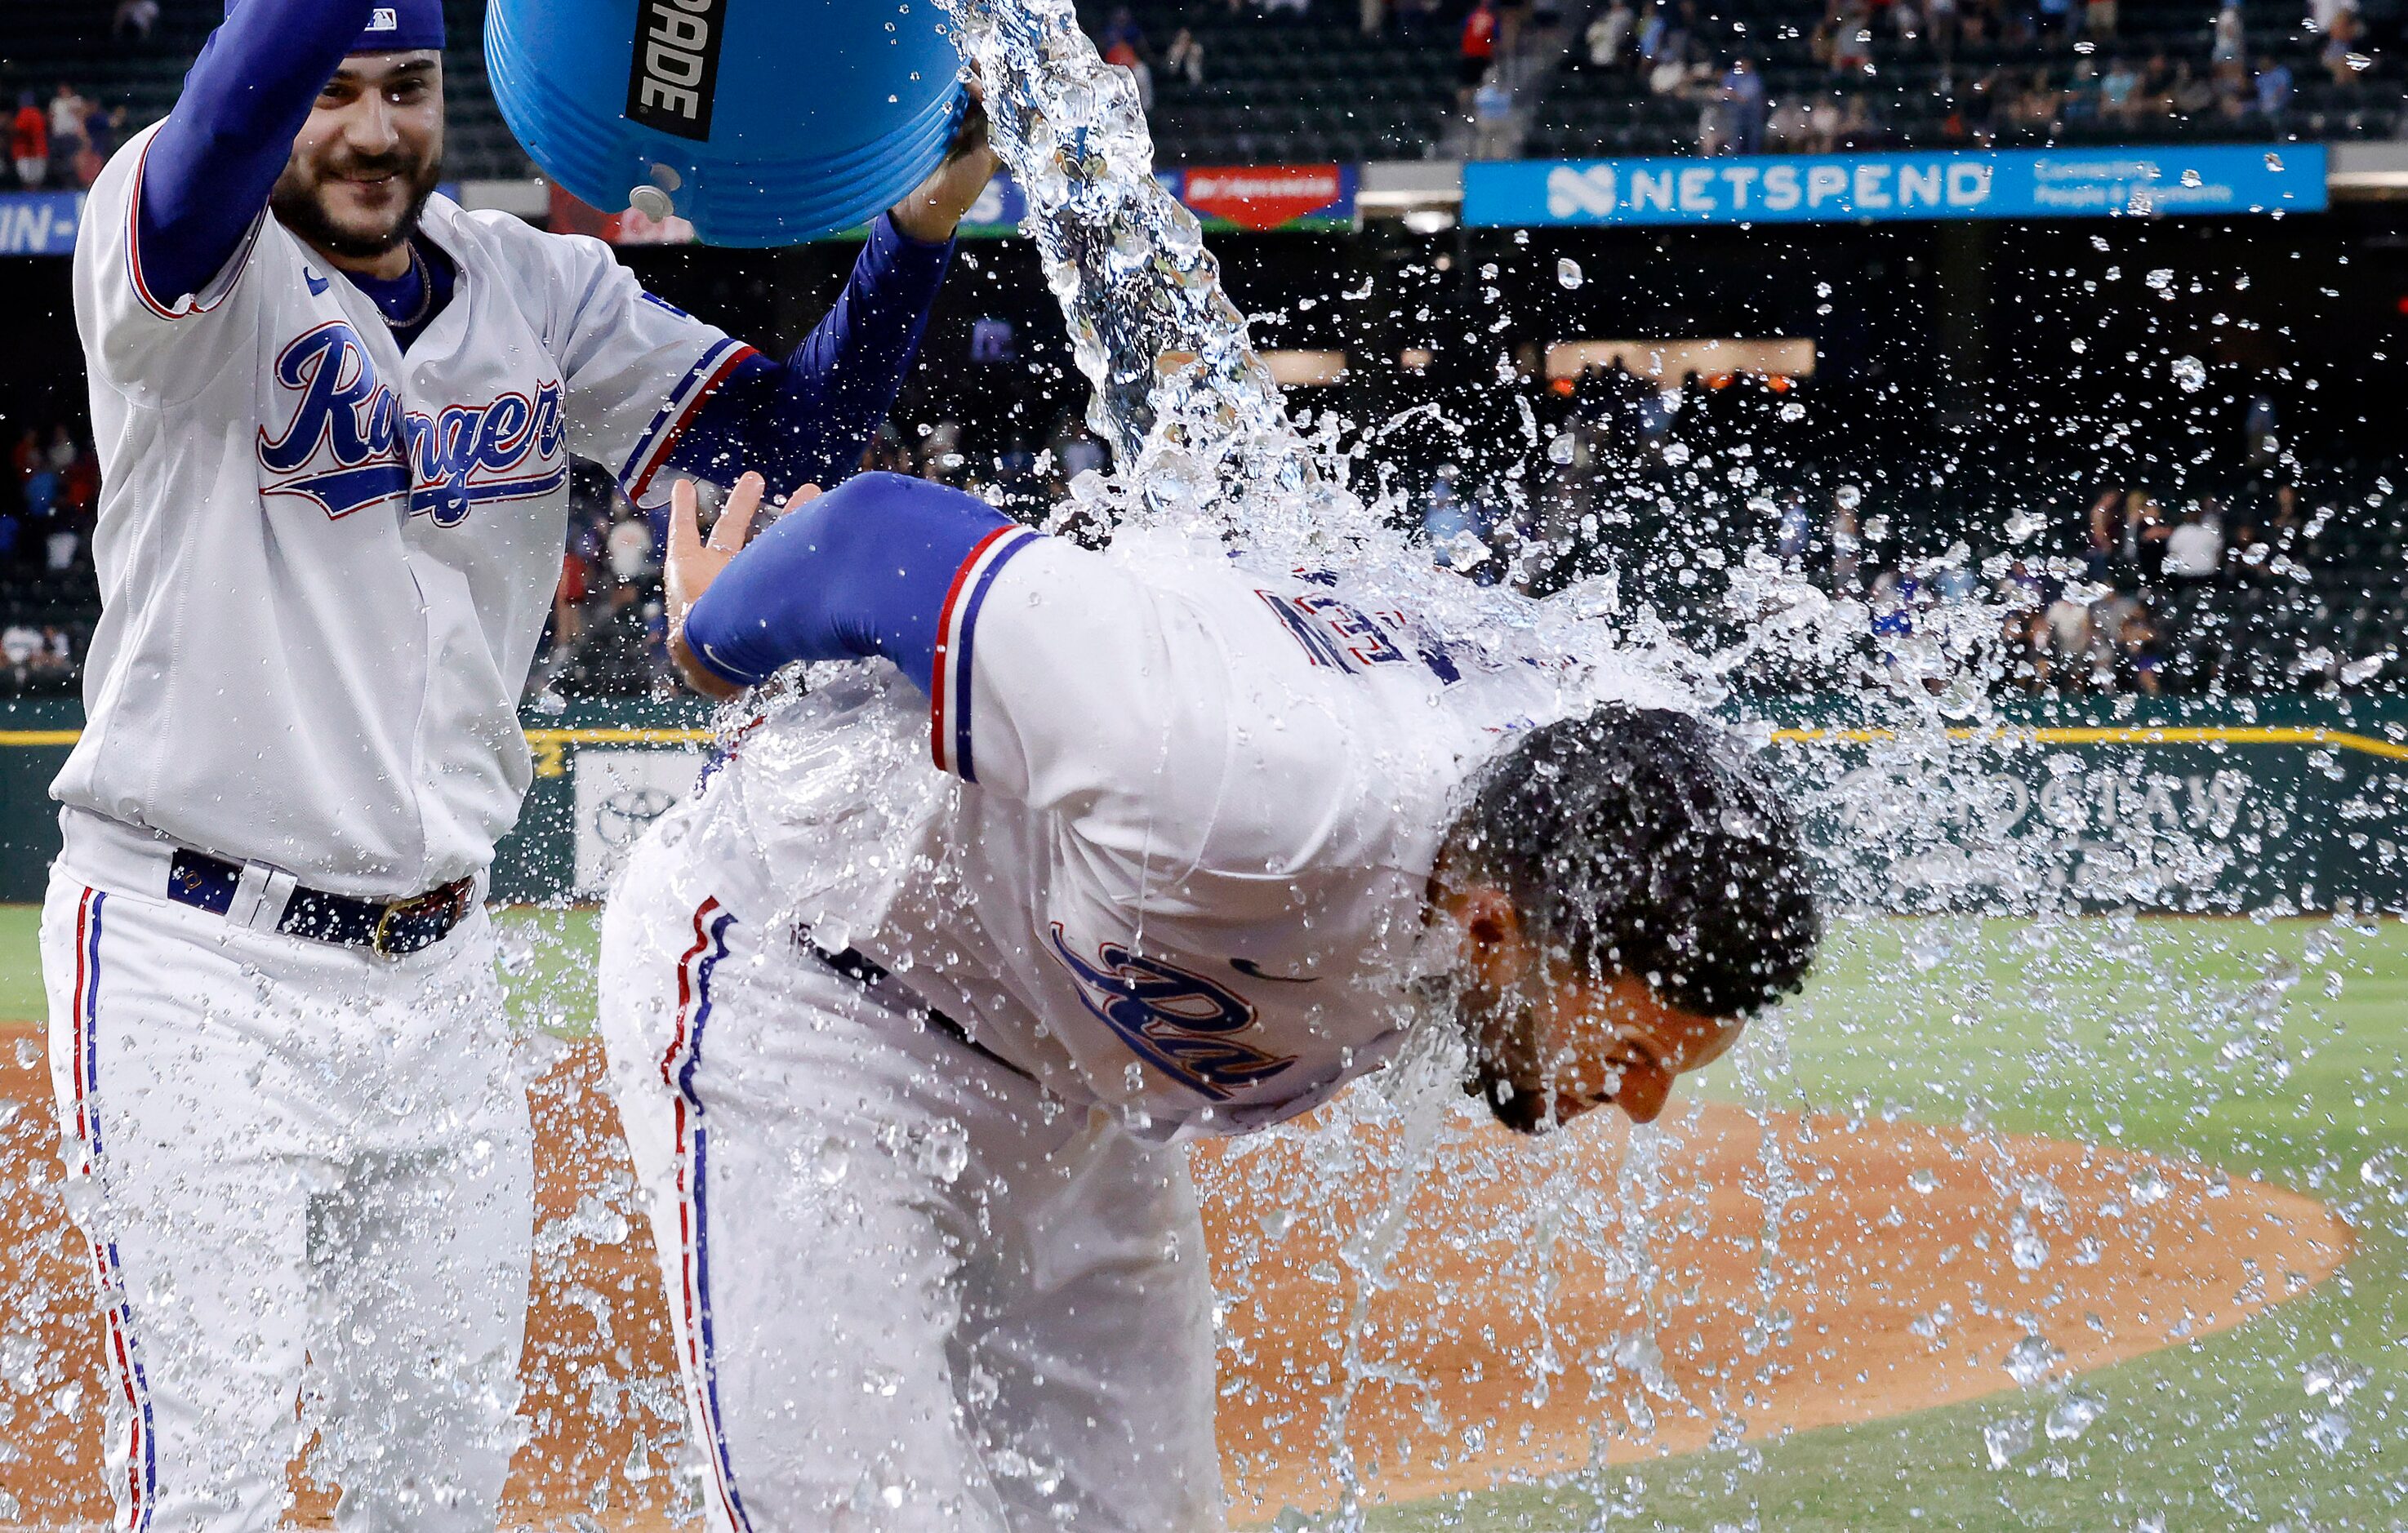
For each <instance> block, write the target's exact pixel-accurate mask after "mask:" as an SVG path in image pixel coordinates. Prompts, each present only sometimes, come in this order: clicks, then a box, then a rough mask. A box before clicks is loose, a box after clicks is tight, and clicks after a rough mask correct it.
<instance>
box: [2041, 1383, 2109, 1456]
mask: <svg viewBox="0 0 2408 1533" xmlns="http://www.w3.org/2000/svg"><path fill="white" fill-rule="evenodd" d="M2106 1413H2107V1397H2105V1396H2103V1395H2101V1394H2100V1393H2099V1392H2098V1391H2096V1390H2094V1389H2091V1388H2089V1387H2088V1386H2086V1385H2083V1384H2076V1385H2074V1386H2073V1387H2072V1388H2071V1389H2069V1390H2067V1391H2066V1392H2065V1397H2064V1398H2063V1399H2061V1400H2059V1401H2057V1404H2056V1405H2055V1406H2053V1407H2051V1408H2050V1410H2049V1412H2048V1425H2047V1432H2048V1440H2050V1441H2051V1442H2071V1441H2072V1440H2074V1439H2075V1438H2078V1437H2080V1436H2081V1435H2082V1434H2083V1433H2085V1432H2086V1431H2088V1430H2090V1424H2091V1423H2092V1422H2095V1421H2097V1420H2098V1419H2099V1418H2100V1416H2103V1415H2105V1414H2106Z"/></svg>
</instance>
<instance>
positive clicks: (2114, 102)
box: [2099, 59, 2141, 122]
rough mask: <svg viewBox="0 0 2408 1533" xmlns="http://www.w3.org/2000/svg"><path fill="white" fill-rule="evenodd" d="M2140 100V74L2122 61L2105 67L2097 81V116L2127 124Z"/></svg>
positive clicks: (2119, 60)
mask: <svg viewBox="0 0 2408 1533" xmlns="http://www.w3.org/2000/svg"><path fill="white" fill-rule="evenodd" d="M2140 99H2141V72H2140V71H2139V70H2138V69H2135V68H2134V67H2132V65H2131V64H2129V63H2128V62H2127V61H2126V60H2123V59H2117V60H2116V61H2115V62H2114V63H2113V64H2109V65H2108V66H2107V73H2106V75H2105V77H2104V78H2103V79H2100V81H2099V114H2100V116H2101V117H2106V118H2111V119H2114V121H2116V122H2129V121H2130V120H2131V117H2132V113H2133V110H2134V108H2135V107H2137V105H2138V104H2139V102H2140Z"/></svg>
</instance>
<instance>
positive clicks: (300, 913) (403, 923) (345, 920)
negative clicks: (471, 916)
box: [167, 848, 477, 958]
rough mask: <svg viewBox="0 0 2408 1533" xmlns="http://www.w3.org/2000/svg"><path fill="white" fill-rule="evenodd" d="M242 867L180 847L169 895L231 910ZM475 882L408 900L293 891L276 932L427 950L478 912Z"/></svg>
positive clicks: (171, 866) (396, 952) (399, 950)
mask: <svg viewBox="0 0 2408 1533" xmlns="http://www.w3.org/2000/svg"><path fill="white" fill-rule="evenodd" d="M241 881H242V865H241V864H240V863H231V862H227V861H226V860H225V859H224V858H222V857H212V856H210V855H209V854H208V852H190V851H186V850H183V849H181V848H179V849H178V850H177V852H176V854H175V856H174V857H173V858H172V859H171V860H170V861H169V862H168V865H167V897H168V898H169V899H172V900H174V901H175V902H176V903H177V904H179V905H190V906H192V907H193V909H195V910H207V911H208V912H209V913H210V914H211V915H223V914H225V913H226V912H227V911H228V910H232V909H233V908H234V896H235V889H236V885H237V884H239V883H240V882H241ZM476 898H477V881H476V880H474V879H460V880H458V881H454V882H452V883H447V884H444V885H443V886H442V887H440V888H437V889H429V890H428V891H426V893H424V894H423V895H410V896H409V898H408V899H396V900H390V901H388V900H377V899H359V898H355V897H353V896H352V895H330V894H328V893H326V892H325V891H324V890H322V889H301V888H296V889H294V891H293V894H292V895H291V897H289V898H288V899H286V900H285V902H284V914H283V916H282V918H281V919H279V921H278V922H277V923H276V929H277V930H278V931H279V932H281V933H283V934H284V935H285V936H287V937H306V938H309V939H310V940H312V941H316V942H333V943H335V944H337V945H338V946H341V947H347V948H366V949H369V950H370V951H372V952H375V953H382V954H383V955H385V956H386V957H388V958H398V957H400V956H402V955H403V954H404V953H417V952H419V951H421V950H422V949H425V948H431V947H433V946H434V945H435V944H436V943H437V942H440V941H442V940H443V939H444V938H447V937H449V936H451V935H452V927H454V926H457V925H458V924H460V923H461V922H463V921H466V919H467V918H468V912H469V911H470V910H473V909H475V908H476Z"/></svg>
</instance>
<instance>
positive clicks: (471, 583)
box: [52, 130, 747, 897]
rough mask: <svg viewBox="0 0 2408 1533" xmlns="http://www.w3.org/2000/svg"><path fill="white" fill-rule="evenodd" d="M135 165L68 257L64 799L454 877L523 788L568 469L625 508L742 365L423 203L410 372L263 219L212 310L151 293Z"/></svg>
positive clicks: (720, 339) (675, 316)
mask: <svg viewBox="0 0 2408 1533" xmlns="http://www.w3.org/2000/svg"><path fill="white" fill-rule="evenodd" d="M153 131H154V132H155V130H153ZM150 138H151V134H150V133H145V134H142V135H138V136H136V137H135V139H134V140H133V141H132V142H131V143H129V144H128V145H127V146H126V148H125V149H124V150H122V151H121V152H119V153H118V154H117V156H116V157H115V158H114V159H112V160H111V161H110V162H109V164H108V167H107V168H106V169H105V170H104V171H103V172H102V174H101V176H100V179H99V180H98V181H97V182H96V183H95V184H94V186H93V192H92V197H91V201H90V204H89V206H88V208H87V210H86V214H85V223H84V229H83V235H82V237H81V239H80V240H79V243H78V246H77V250H76V256H75V263H76V265H75V297H76V314H77V320H78V323H79V326H80V328H81V332H82V336H83V341H84V351H85V361H86V365H87V368H88V370H89V373H90V376H91V388H92V413H93V435H94V437H95V438H96V440H97V444H98V447H99V452H100V460H101V469H102V481H103V486H104V488H103V493H102V497H101V505H100V519H99V528H98V531H97V534H96V535H95V537H94V541H93V552H94V556H95V559H96V562H97V564H98V566H99V574H100V589H101V596H102V601H103V612H102V617H101V623H100V626H99V630H98V632H97V633H96V634H95V635H94V636H93V645H92V652H91V654H90V656H89V657H88V661H87V666H86V680H85V698H86V705H87V711H88V721H87V723H86V725H85V729H84V734H83V738H82V740H81V742H80V743H79V745H78V746H77V747H76V749H75V752H74V754H73V755H72V756H70V757H69V759H68V761H67V765H66V767H65V770H64V771H63V772H62V773H61V774H60V776H59V779H58V781H57V782H56V783H55V784H54V786H53V789H52V792H53V794H54V795H55V796H57V797H58V798H59V799H61V800H62V801H63V802H65V804H67V805H68V806H70V808H71V811H72V810H73V809H85V810H90V811H93V812H94V813H97V814H102V815H106V816H108V817H111V818H113V819H116V820H120V821H123V822H126V823H129V824H137V825H144V826H148V827H150V828H151V829H153V830H155V831H157V832H159V833H161V834H163V835H165V836H167V837H169V838H173V839H175V840H177V841H179V842H181V843H183V844H185V845H188V846H193V847H197V848H200V849H202V850H204V851H208V852H215V853H217V854H219V855H221V856H225V857H230V858H235V859H238V860H249V861H258V862H264V863H268V864H272V865H274V866H276V867H281V868H284V869H285V870H287V871H289V872H292V873H294V874H295V875H297V876H298V877H299V878H300V880H301V881H303V882H304V883H307V884H310V885H313V886H316V887H319V888H323V889H328V890H332V891H335V892H337V893H343V894H352V895H381V896H386V897H391V896H394V895H406V894H409V893H413V892H416V891H419V890H423V889H427V888H431V887H433V886H435V885H437V884H440V883H443V882H446V881H450V880H452V879H456V878H461V877H465V876H467V875H471V874H474V873H476V872H478V871H480V869H482V868H483V867H484V866H485V865H486V863H487V862H488V861H489V860H490V858H491V855H492V852H493V847H494V843H495V840H496V839H497V838H499V837H500V836H501V835H502V834H503V833H504V832H505V831H507V830H509V827H510V825H511V824H512V823H513V822H514V821H515V820H516V818H517V816H518V812H519V805H520V799H521V796H522V795H523V793H524V791H525V789H526V786H527V783H528V781H529V779H530V776H531V771H530V767H531V762H530V757H529V752H528V749H527V745H526V741H525V738H524V737H523V735H522V734H521V733H520V730H519V724H518V712H517V704H518V698H519V692H520V689H521V688H522V687H523V685H524V684H525V680H526V675H527V669H528V666H529V664H530V662H531V661H532V659H533V656H534V652H535V647H536V643H537V641H538V638H539V637H540V635H541V632H542V628H543V623H544V619H545V617H546V615H547V614H548V612H549V611H550V609H551V601H552V591H553V587H554V585H555V584H556V582H557V581H558V580H559V576H560V560H561V551H562V546H563V538H564V536H565V531H566V508H567V502H568V454H569V453H571V452H575V453H578V454H580V455H581V456H586V457H591V458H594V459H595V460H597V461H599V462H601V463H603V464H605V465H607V466H610V467H612V468H615V469H618V470H619V471H620V472H621V475H622V481H623V482H624V483H625V484H627V485H628V486H629V487H630V488H631V490H632V489H634V488H636V487H638V486H639V485H640V484H641V483H642V482H643V481H644V480H646V479H647V478H649V476H650V475H651V473H652V471H653V469H654V468H655V467H656V466H657V465H658V463H659V461H660V460H661V459H663V458H664V457H666V456H667V452H668V451H669V448H670V446H671V444H672V443H673V441H674V439H675V437H676V436H677V433H678V431H679V430H680V429H681V426H682V424H683V423H684V420H685V417H686V415H687V413H688V412H689V411H691V410H692V409H693V408H695V407H696V406H697V405H698V403H699V402H700V400H701V399H702V398H704V397H705V396H706V395H707V394H708V392H709V390H710V387H711V386H712V385H713V384H714V383H715V382H716V380H718V378H719V377H721V376H722V375H724V373H725V371H726V370H727V369H728V368H730V367H732V366H734V365H736V363H737V361H738V359H739V358H740V357H741V356H742V355H744V354H746V353H747V349H746V348H743V347H741V346H739V345H738V343H737V342H735V341H733V340H730V339H729V338H728V337H726V336H725V335H724V334H723V333H721V332H720V331H719V330H717V329H716V328H714V327H712V326H710V325H708V324H705V323H702V322H699V321H696V320H695V319H692V318H691V317H689V316H687V315H685V314H683V313H681V312H680V311H678V310H677V309H675V308H671V307H670V306H668V305H667V304H663V303H660V302H658V301H655V300H651V299H650V298H649V297H648V295H647V294H644V293H643V292H642V291H641V289H640V288H639V287H638V284H637V282H636V279H635V278H634V277H633V276H632V275H631V274H630V273H628V272H627V271H626V270H625V269H624V268H623V267H622V266H620V265H619V264H618V263H617V261H616V260H615V259H614V258H613V257H612V255H611V253H610V251H609V249H608V248H607V247H605V246H604V245H602V244H601V243H600V242H599V241H596V240H591V239H581V238H566V237H562V236H553V235H548V234H543V233H539V232H538V231H536V230H533V229H530V228H528V227H527V226H526V225H525V224H523V223H522V222H519V221H518V220H517V219H515V218H511V217H509V216H507V215H503V214H496V213H469V212H466V211H464V210H463V209H462V208H460V207H459V206H458V205H456V204H454V203H452V202H451V201H450V200H448V199H446V198H444V197H441V196H437V197H436V198H434V199H433V200H432V201H431V202H429V204H428V205H427V208H426V211H425V219H424V225H423V233H424V236H425V237H427V238H429V239H431V240H433V241H434V242H435V244H437V246H439V247H440V248H441V249H442V250H443V251H445V252H446V253H448V254H449V255H450V256H451V257H452V262H453V264H454V265H455V266H456V267H457V268H458V286H457V291H456V292H455V294H454V295H453V297H452V302H451V304H450V306H449V307H448V308H445V309H444V310H443V311H442V313H440V314H439V315H438V316H437V318H436V320H435V322H433V324H432V325H430V326H429V327H428V328H427V330H426V331H425V333H424V334H423V336H421V337H419V338H418V340H417V341H416V343H415V344H413V345H412V346H411V348H410V349H409V352H408V353H407V355H405V354H404V353H403V352H402V351H401V350H400V349H399V348H398V347H397V346H396V345H395V344H394V339H393V337H392V335H391V334H390V333H389V331H388V329H387V327H386V323H385V321H384V319H383V317H382V316H381V315H380V313H379V312H378V310H377V308H376V307H375V305H374V304H373V303H371V302H370V301H369V300H368V299H367V297H366V296H365V295H364V294H361V293H360V292H359V291H358V290H357V289H356V288H354V287H353V286H352V285H351V283H350V282H349V281H347V280H346V279H344V278H343V276H342V274H341V273H339V272H337V271H335V270H333V269H331V268H329V267H327V266H326V265H324V264H323V263H322V261H320V260H319V259H318V258H317V257H316V256H315V255H314V254H313V253H312V252H311V251H309V250H308V247H306V246H305V245H303V244H302V243H301V241H300V240H299V239H297V238H295V237H294V236H293V235H292V234H291V233H289V232H288V231H286V230H285V228H284V227H283V226H282V225H281V224H280V223H279V222H277V221H276V220H275V219H274V218H273V217H271V216H269V215H267V214H265V212H263V213H262V215H261V217H260V220H259V222H258V223H257V224H256V225H255V226H254V228H253V230H252V233H251V236H250V238H249V240H248V241H247V243H246V244H245V246H244V248H243V249H242V250H240V251H237V252H236V255H235V256H234V258H233V259H232V260H231V261H229V262H228V263H227V265H226V266H225V268H224V270H223V271H222V273H220V274H219V276H218V277H217V278H216V279H215V280H213V281H212V282H211V283H210V284H209V285H208V288H207V289H206V290H205V291H204V292H202V293H199V294H193V295H190V296H186V297H179V298H173V299H170V298H167V297H165V296H163V295H160V294H152V293H150V292H147V291H146V290H145V288H144V285H143V282H142V280H141V277H140V270H141V267H140V265H139V264H138V263H137V262H136V259H135V257H136V240H137V237H138V236H137V229H136V220H135V217H134V212H135V208H136V189H137V187H138V184H139V181H140V177H141V165H142V161H143V157H144V154H145V152H146V150H148V147H149V145H150Z"/></svg>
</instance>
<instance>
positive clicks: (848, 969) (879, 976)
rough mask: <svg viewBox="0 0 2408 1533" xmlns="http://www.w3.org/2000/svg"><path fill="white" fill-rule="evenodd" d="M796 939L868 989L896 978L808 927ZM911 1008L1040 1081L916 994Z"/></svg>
mask: <svg viewBox="0 0 2408 1533" xmlns="http://www.w3.org/2000/svg"><path fill="white" fill-rule="evenodd" d="M796 938H797V939H798V940H799V941H800V942H801V943H802V944H803V946H804V948H805V949H807V950H808V951H809V952H810V955H811V956H812V957H814V958H817V959H818V960H819V961H820V962H821V963H823V964H825V965H826V966H827V967H830V968H832V969H834V970H836V971H837V972H838V973H839V974H841V975H843V976H844V977H845V978H846V979H848V980H851V981H853V983H855V984H857V985H860V986H861V987H862V988H863V989H865V990H866V989H867V988H869V987H870V986H871V985H874V984H878V983H881V982H882V981H886V980H890V979H893V978H894V976H893V975H892V974H890V973H889V972H888V971H887V969H886V967H885V966H884V965H882V964H881V963H879V962H878V961H877V960H876V959H874V958H867V957H864V956H863V955H862V953H861V950H860V949H858V948H847V949H845V950H844V951H843V952H842V953H830V952H828V950H827V949H825V948H824V947H822V946H820V945H819V944H818V943H817V942H814V941H812V940H811V938H810V928H808V927H806V928H804V929H802V930H801V931H799V932H797V933H796ZM911 1010H913V1012H914V1013H916V1014H917V1015H918V1016H919V1018H920V1020H921V1021H922V1022H924V1023H925V1024H927V1025H929V1026H930V1027H933V1028H935V1029H936V1030H937V1031H938V1032H940V1033H942V1034H944V1035H945V1036H946V1037H947V1038H949V1039H953V1041H954V1042H956V1043H958V1044H960V1045H961V1046H962V1047H963V1048H965V1049H968V1050H969V1051H970V1053H974V1054H978V1055H981V1056H982V1057H983V1058H985V1059H987V1060H989V1061H991V1062H993V1063H995V1064H996V1065H1000V1066H1002V1067H1004V1068H1005V1069H1008V1070H1010V1071H1011V1073H1012V1074H1014V1075H1016V1076H1018V1077H1020V1078H1021V1079H1022V1080H1023V1081H1037V1077H1035V1076H1033V1075H1031V1074H1029V1073H1028V1072H1027V1071H1026V1070H1024V1069H1022V1068H1021V1067H1019V1066H1017V1065H1015V1064H1013V1063H1012V1062H1011V1060H1009V1059H1006V1058H1004V1057H1003V1055H1001V1054H999V1053H996V1052H995V1051H994V1050H993V1049H990V1048H988V1047H987V1046H986V1045H985V1044H983V1043H981V1042H980V1041H979V1040H978V1039H974V1038H972V1037H970V1030H969V1029H968V1028H967V1027H965V1026H963V1025H962V1024H960V1023H958V1022H956V1021H954V1020H953V1018H951V1017H949V1016H947V1015H945V1013H943V1012H942V1011H939V1010H937V1009H936V1008H935V1007H933V1006H930V1005H929V1004H928V1003H927V1002H925V1001H923V1000H920V999H918V998H917V997H916V996H915V997H913V1001H912V1007H911ZM1038 1083H1039V1084H1040V1085H1041V1084H1043V1082H1038Z"/></svg>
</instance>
